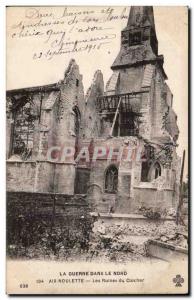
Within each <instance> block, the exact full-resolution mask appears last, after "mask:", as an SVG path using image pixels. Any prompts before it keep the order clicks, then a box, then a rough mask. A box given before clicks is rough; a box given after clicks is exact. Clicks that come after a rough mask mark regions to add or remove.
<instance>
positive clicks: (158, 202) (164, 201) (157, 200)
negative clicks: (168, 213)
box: [132, 187, 174, 211]
mask: <svg viewBox="0 0 194 300" xmlns="http://www.w3.org/2000/svg"><path fill="white" fill-rule="evenodd" d="M134 199H135V201H134V202H133V203H132V208H133V211H136V210H137V209H138V208H139V207H141V206H144V207H147V208H149V207H155V208H159V209H161V210H164V209H168V208H172V207H174V198H173V191H172V190H167V189H166V190H158V189H157V188H146V187H145V188H143V187H134Z"/></svg>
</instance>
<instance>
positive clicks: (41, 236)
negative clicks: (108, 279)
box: [7, 192, 93, 259]
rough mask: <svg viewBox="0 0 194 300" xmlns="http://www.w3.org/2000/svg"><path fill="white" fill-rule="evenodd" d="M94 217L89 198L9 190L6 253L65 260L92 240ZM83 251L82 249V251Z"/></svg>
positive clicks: (14, 255) (13, 255) (16, 255)
mask: <svg viewBox="0 0 194 300" xmlns="http://www.w3.org/2000/svg"><path fill="white" fill-rule="evenodd" d="M92 220H93V219H92V217H91V216H90V214H89V207H88V205H87V203H86V201H85V200H84V199H83V198H80V197H77V198H76V197H74V196H73V195H64V194H63V195H62V194H56V193H55V194H49V193H26V192H8V193H7V232H8V233H7V255H10V256H12V257H18V256H19V257H28V258H36V259H37V258H43V257H44V258H45V257H48V258H49V256H50V255H56V256H59V255H62V257H63V259H65V258H66V256H67V254H69V255H70V253H71V251H72V249H74V246H75V245H76V249H77V251H78V252H79V249H85V247H87V244H88V243H89V236H90V231H91V229H92ZM80 251H81V250H80Z"/></svg>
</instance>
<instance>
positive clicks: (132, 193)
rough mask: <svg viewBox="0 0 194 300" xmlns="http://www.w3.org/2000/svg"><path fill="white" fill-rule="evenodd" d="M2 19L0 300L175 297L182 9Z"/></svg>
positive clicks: (184, 37)
mask: <svg viewBox="0 0 194 300" xmlns="http://www.w3.org/2000/svg"><path fill="white" fill-rule="evenodd" d="M6 15H7V23H6V24H7V25H6V30H7V49H6V55H7V91H6V96H7V100H6V104H7V106H6V116H7V118H6V120H7V121H6V124H7V129H6V136H7V141H6V142H7V146H6V150H7V153H6V156H7V157H6V159H7V161H6V163H7V167H6V170H7V199H6V201H7V212H6V213H7V250H6V251H7V264H6V268H7V272H6V276H7V287H6V292H7V294H104V295H108V294H141V295H142V294H143V295H146V294H188V292H189V272H188V269H189V267H188V261H189V247H188V245H189V238H188V230H189V219H188V216H189V214H188V206H189V205H188V180H189V178H188V7H185V6H177V7H176V6H174V7H171V6H168V7H165V6H163V7H162V6H161V7H160V6H158V7H157V6H156V7H155V6H154V7H152V6H130V7H123V6H110V7H108V6H90V7H89V6H56V7H55V6H38V7H33V6H29V7H27V6H26V7H24V6H18V7H17V6H11V7H7V9H6Z"/></svg>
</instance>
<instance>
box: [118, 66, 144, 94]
mask: <svg viewBox="0 0 194 300" xmlns="http://www.w3.org/2000/svg"><path fill="white" fill-rule="evenodd" d="M119 73H120V81H119V86H118V90H117V92H118V93H121V94H123V93H131V92H137V91H140V89H141V83H142V79H143V66H135V67H130V68H126V69H121V70H120V71H119Z"/></svg>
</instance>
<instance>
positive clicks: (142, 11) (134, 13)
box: [127, 6, 155, 30]
mask: <svg viewBox="0 0 194 300" xmlns="http://www.w3.org/2000/svg"><path fill="white" fill-rule="evenodd" d="M144 26H151V27H152V28H153V29H154V30H155V23H154V12H153V7H152V6H131V9H130V13H129V18H128V22H127V27H128V28H133V27H134V28H135V27H144Z"/></svg>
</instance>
